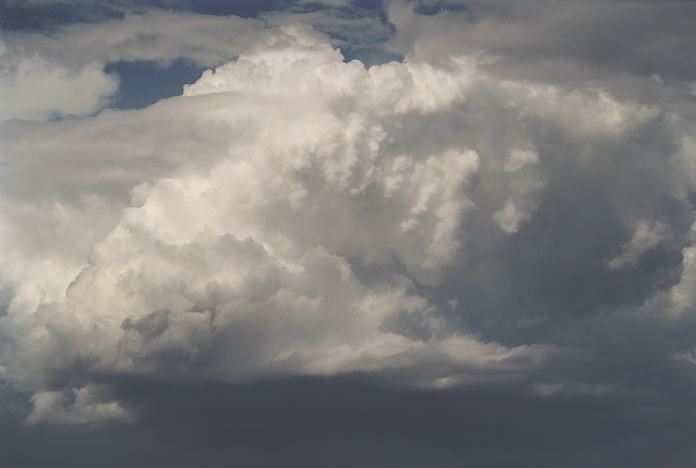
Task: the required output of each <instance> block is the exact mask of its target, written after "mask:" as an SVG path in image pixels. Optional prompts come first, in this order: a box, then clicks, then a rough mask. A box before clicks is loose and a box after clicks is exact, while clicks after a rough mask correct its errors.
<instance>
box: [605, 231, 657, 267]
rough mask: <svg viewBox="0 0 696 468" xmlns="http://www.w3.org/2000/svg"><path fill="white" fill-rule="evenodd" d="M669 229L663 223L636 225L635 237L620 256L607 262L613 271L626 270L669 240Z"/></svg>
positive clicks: (623, 248)
mask: <svg viewBox="0 0 696 468" xmlns="http://www.w3.org/2000/svg"><path fill="white" fill-rule="evenodd" d="M669 237H670V231H669V228H668V227H667V226H666V225H664V224H662V223H655V224H650V222H648V221H646V220H641V221H639V222H638V224H637V225H636V228H635V231H634V232H633V237H631V240H630V241H628V242H627V243H626V244H625V245H624V246H623V247H622V249H621V250H622V251H621V253H620V254H618V255H617V256H616V257H613V258H610V259H609V260H607V266H608V267H609V268H611V269H619V268H625V267H627V266H631V265H633V264H635V263H636V262H637V261H638V259H639V258H640V257H641V256H642V255H643V254H644V253H645V252H648V251H649V250H651V249H654V248H655V247H657V246H658V245H660V244H661V243H663V242H665V241H667V240H669Z"/></svg>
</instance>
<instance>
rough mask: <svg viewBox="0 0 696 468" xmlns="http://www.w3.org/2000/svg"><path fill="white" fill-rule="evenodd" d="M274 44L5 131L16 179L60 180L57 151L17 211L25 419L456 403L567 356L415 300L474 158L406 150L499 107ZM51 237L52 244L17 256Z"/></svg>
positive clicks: (472, 78)
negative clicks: (249, 395)
mask: <svg viewBox="0 0 696 468" xmlns="http://www.w3.org/2000/svg"><path fill="white" fill-rule="evenodd" d="M276 34H278V33H275V32H272V33H271V36H270V37H271V38H273V37H274V35H276ZM280 34H281V35H282V36H283V37H285V38H286V39H285V40H283V41H280V42H279V41H276V40H274V39H269V41H268V42H266V43H265V45H264V46H263V47H262V46H257V47H255V48H254V50H252V51H249V52H247V53H244V54H241V55H240V57H239V58H238V59H237V60H235V61H233V62H230V63H229V64H226V65H223V66H221V67H218V68H217V69H216V70H215V71H214V72H213V71H211V72H207V73H205V74H203V76H202V77H201V78H200V80H199V81H197V82H196V83H194V84H192V85H190V86H188V87H186V89H185V90H184V95H183V96H181V97H177V98H173V99H170V100H167V101H163V102H160V103H158V104H156V105H154V106H151V107H149V108H147V109H144V110H142V111H130V112H106V113H102V114H100V115H98V116H96V117H94V118H91V119H83V120H81V121H62V122H56V123H46V124H22V125H14V126H8V127H7V129H8V130H7V131H8V136H7V137H6V138H5V139H4V140H3V143H2V145H3V148H4V151H3V154H5V155H6V156H5V158H7V159H6V160H7V161H17V162H18V161H19V159H15V158H17V157H18V156H19V155H20V154H30V155H31V156H30V157H28V158H25V159H24V160H23V161H22V163H21V164H19V165H18V166H16V169H15V170H16V171H17V172H16V174H15V175H16V176H17V177H20V179H21V177H23V176H24V177H33V176H34V175H35V173H36V172H35V171H36V170H37V168H38V167H43V170H46V166H45V163H46V161H47V160H46V159H45V157H44V156H43V155H42V154H43V153H44V151H49V152H50V153H51V154H52V161H53V164H55V171H51V174H52V177H51V184H47V185H46V186H44V187H42V188H41V189H40V190H39V191H35V190H27V187H24V186H22V184H21V183H20V184H18V185H16V186H14V187H13V186H12V184H10V185H9V186H7V188H6V189H5V195H4V196H5V197H6V200H7V201H6V203H5V213H6V215H5V220H6V221H5V223H4V232H5V234H4V235H3V239H4V242H5V243H7V245H8V246H11V247H12V248H8V249H7V250H6V253H5V254H4V258H3V260H4V266H3V278H4V279H5V281H7V282H9V283H10V284H11V285H12V288H13V289H14V291H15V295H14V298H13V300H12V302H11V303H10V304H9V306H8V315H6V316H5V317H4V318H3V319H2V320H3V327H2V329H3V333H4V334H5V336H6V340H5V341H6V345H5V346H4V350H3V362H5V363H7V366H6V367H7V371H6V375H7V379H9V380H10V381H13V382H15V383H16V384H18V385H21V386H24V387H27V388H32V389H34V391H35V397H34V400H33V401H34V410H33V412H32V413H31V415H30V420H31V421H32V422H36V421H39V420H46V421H58V422H87V421H90V420H91V419H104V418H106V419H109V418H116V419H119V418H122V417H125V415H124V414H122V413H121V410H120V406H118V402H111V401H101V400H100V399H99V397H98V395H99V394H98V393H96V394H95V393H93V392H91V391H90V390H89V388H91V387H89V385H91V384H88V386H87V387H84V386H74V384H70V383H69V382H71V381H74V380H75V378H77V376H80V377H79V378H80V379H82V380H84V379H87V381H88V382H89V381H90V380H95V381H96V382H98V377H97V376H98V375H104V374H133V375H150V376H162V377H164V376H168V378H175V379H180V380H193V381H196V380H198V381H208V380H218V379H221V380H228V381H247V380H255V379H259V378H269V377H278V376H284V375H287V376H294V375H334V374H341V373H353V372H367V373H379V372H386V371H388V372H391V373H394V374H395V376H398V377H395V378H397V379H398V380H401V381H403V382H404V383H407V384H408V385H416V386H437V387H442V386H444V387H446V386H451V385H461V384H467V383H472V382H487V381H501V380H509V379H513V380H514V379H516V378H518V377H517V376H518V375H519V373H520V372H523V370H525V369H527V370H532V369H536V368H540V367H542V366H544V365H545V363H546V362H547V361H548V360H549V359H552V358H553V357H554V356H555V355H556V354H558V352H559V350H558V349H556V347H554V346H548V345H544V344H536V343H532V344H529V345H522V346H504V345H501V344H497V343H495V342H484V341H481V340H479V339H478V338H476V337H475V336H474V335H472V334H469V333H465V332H460V331H454V330H452V329H450V327H449V326H448V325H447V318H446V317H445V315H443V314H442V312H441V311H440V310H439V309H438V307H437V306H436V305H434V304H432V303H431V302H430V301H429V300H427V299H426V298H424V297H422V296H421V295H419V294H418V293H417V292H416V290H415V287H416V284H426V285H427V284H431V285H435V284H437V283H438V282H439V281H440V279H441V277H442V275H443V273H444V272H445V270H446V268H447V267H448V265H450V264H451V262H452V260H453V259H455V258H457V257H459V256H460V255H461V251H462V248H463V243H462V241H461V235H462V229H463V226H464V225H465V223H466V220H467V217H468V216H469V213H470V212H471V211H472V210H474V209H475V205H474V203H473V202H472V201H471V199H470V198H469V196H468V192H469V191H470V185H471V181H472V179H473V178H474V177H475V176H477V174H478V173H479V170H480V164H481V161H480V157H479V155H478V154H477V153H476V152H475V151H473V150H472V149H471V148H469V147H467V146H466V145H465V144H464V142H461V141H458V140H456V139H455V140H452V141H446V140H445V141H439V140H438V141H428V140H427V138H426V140H425V141H424V142H423V144H415V145H414V144H413V142H411V141H409V139H410V137H411V136H412V135H409V132H411V131H412V126H413V125H416V127H418V126H421V125H422V123H421V122H423V121H427V119H429V118H430V116H433V115H437V114H438V113H445V114H447V113H448V112H450V109H451V108H452V106H454V105H456V104H457V103H458V102H463V101H464V100H466V99H467V96H469V94H468V93H472V92H474V91H473V88H472V86H474V85H477V86H485V87H488V86H492V87H493V88H494V89H495V92H500V93H503V94H505V93H507V90H506V88H505V87H504V86H502V87H497V86H499V85H498V84H497V83H495V82H491V81H490V78H488V77H484V78H482V79H481V78H477V76H476V69H475V68H474V67H472V66H471V65H470V64H469V63H468V62H461V63H454V66H455V69H454V71H450V70H446V69H439V68H434V67H432V66H430V65H425V64H419V63H404V64H401V63H396V62H393V63H389V64H385V65H382V66H376V67H372V68H369V69H366V68H365V67H364V66H363V65H362V64H361V63H359V62H349V63H346V62H344V61H343V59H342V56H341V54H340V53H339V52H338V51H337V50H336V49H334V48H332V47H331V45H330V44H329V43H328V42H327V41H326V40H325V39H324V38H322V37H321V36H318V35H316V34H315V33H313V32H312V31H310V30H308V29H307V28H306V27H285V28H283V29H282V30H281V31H280ZM287 38H291V39H292V41H290V42H288V40H287ZM310 96H312V99H311V100H310V99H309V97H310ZM409 120H411V121H409ZM28 132H31V133H28ZM30 135H31V137H30ZM37 135H41V136H40V137H39V138H37ZM122 135H129V138H122V137H121V136H122ZM135 135H140V137H136V138H134V136H135ZM426 136H427V135H426ZM51 140H53V141H54V142H55V144H50V145H48V146H47V142H48V141H51ZM36 142H39V145H37V144H36ZM512 151H513V152H512V153H511V154H513V155H514V154H518V153H515V152H514V151H515V150H512ZM501 157H507V155H505V156H501ZM513 158H514V157H513ZM517 159H519V158H517ZM39 161H40V162H41V163H40V164H39ZM518 163H519V161H518V162H517V163H516V164H517V165H519V164H518ZM83 164H86V166H83ZM124 164H127V165H128V169H127V170H126V169H125V166H124ZM76 165H80V166H81V167H82V169H83V170H81V171H73V170H71V169H70V168H71V167H75V166H76ZM89 166H91V167H92V169H88V170H86V171H85V169H86V167H89ZM501 166H503V164H499V167H501ZM508 166H509V164H508ZM508 169H509V167H508ZM525 171H526V169H522V168H521V167H520V168H516V170H514V171H511V170H499V171H498V174H497V177H503V178H510V179H511V178H514V177H516V176H518V175H519V176H520V177H522V178H526V177H530V175H529V174H527V173H526V172H525ZM7 177H8V178H10V177H13V174H7ZM531 177H532V178H533V179H536V178H538V177H539V175H538V174H536V175H532V176H531ZM534 184H538V183H537V182H533V183H532V185H534ZM510 185H511V187H512V189H511V192H510V197H512V198H515V197H521V198H525V197H528V196H531V195H530V192H529V190H527V189H524V188H520V187H524V186H526V185H528V183H527V182H524V181H522V180H521V181H520V182H519V183H517V182H513V181H510ZM108 186H111V189H110V190H108V191H105V190H104V189H105V187H108ZM76 191H77V192H76ZM128 194H130V200H129V199H128V198H127V196H126V195H128ZM47 200H52V201H50V202H49V201H47ZM520 203H521V205H524V204H525V203H527V201H524V200H523V201H521V202H520ZM18 206H22V207H23V208H22V209H21V210H20V211H17V207H18ZM32 209H33V210H34V211H33V212H32ZM92 210H94V211H92ZM91 216H94V217H95V220H99V221H98V222H94V221H93V220H92V219H91ZM520 222H521V221H520ZM37 223H38V225H41V224H43V225H45V226H46V229H48V230H50V232H51V233H52V235H51V236H46V237H44V238H42V239H40V240H39V242H38V243H37V242H36V240H35V239H28V238H26V237H24V238H23V236H22V232H23V230H24V229H27V228H28V226H31V225H34V226H36V225H37ZM76 238H79V239H82V242H78V243H75V239H76ZM71 244H73V245H72V246H70V247H60V246H63V245H64V246H68V245H71ZM37 248H38V249H39V250H37ZM41 249H43V251H44V253H42V254H38V252H39V251H41ZM32 258H33V259H34V260H31V259H32ZM76 369H79V370H76ZM90 376H91V377H90ZM85 389H87V390H85ZM70 394H74V395H76V397H75V399H74V401H73V402H71V401H70V399H66V397H65V395H70Z"/></svg>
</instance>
